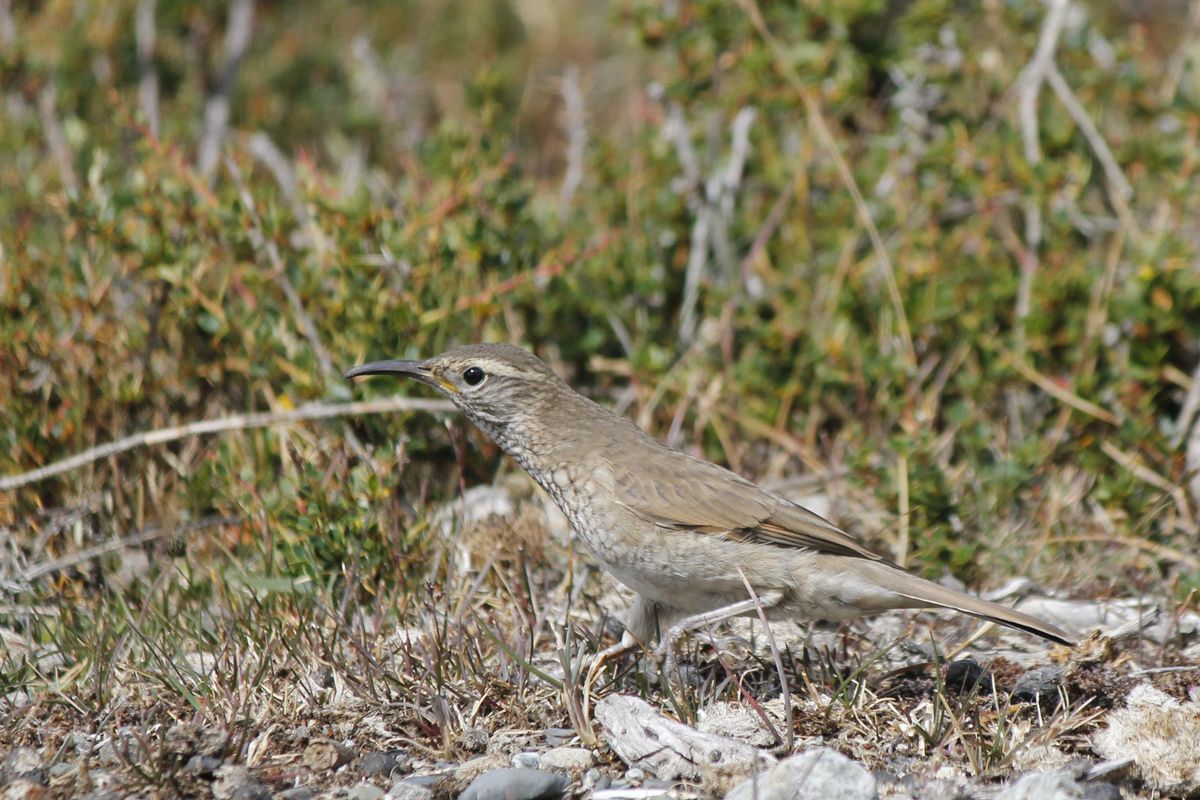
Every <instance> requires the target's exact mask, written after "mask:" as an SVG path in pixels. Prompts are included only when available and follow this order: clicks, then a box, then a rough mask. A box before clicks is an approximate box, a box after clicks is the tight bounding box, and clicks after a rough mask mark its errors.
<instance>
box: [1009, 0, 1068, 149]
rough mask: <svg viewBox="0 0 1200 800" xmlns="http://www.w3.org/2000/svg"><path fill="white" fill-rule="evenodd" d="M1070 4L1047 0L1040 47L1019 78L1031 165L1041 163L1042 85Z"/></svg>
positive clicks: (1023, 137) (1023, 133)
mask: <svg viewBox="0 0 1200 800" xmlns="http://www.w3.org/2000/svg"><path fill="white" fill-rule="evenodd" d="M1068 5H1069V3H1068V0H1047V2H1046V18H1045V19H1044V20H1043V21H1042V30H1041V33H1039V34H1038V42H1037V47H1036V48H1034V51H1033V57H1032V58H1030V59H1029V63H1028V64H1026V65H1025V69H1023V70H1021V74H1020V76H1019V77H1018V78H1017V115H1018V117H1019V118H1020V120H1021V141H1022V143H1023V144H1024V146H1025V160H1026V161H1028V162H1029V163H1030V164H1040V163H1041V161H1042V148H1041V145H1040V144H1039V143H1038V114H1037V101H1038V95H1039V94H1040V93H1041V91H1042V84H1043V83H1044V82H1045V81H1046V78H1047V77H1048V76H1049V74H1050V70H1051V69H1053V68H1054V50H1055V49H1056V48H1057V47H1058V37H1059V36H1060V35H1061V34H1062V29H1063V24H1064V23H1065V22H1066V21H1067V6H1068Z"/></svg>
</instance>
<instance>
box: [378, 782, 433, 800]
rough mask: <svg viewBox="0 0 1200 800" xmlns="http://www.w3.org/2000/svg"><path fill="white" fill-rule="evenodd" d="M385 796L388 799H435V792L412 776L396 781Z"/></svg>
mask: <svg viewBox="0 0 1200 800" xmlns="http://www.w3.org/2000/svg"><path fill="white" fill-rule="evenodd" d="M384 796H385V797H386V798H387V800H433V792H432V791H431V790H430V789H429V788H427V787H425V786H422V785H421V784H420V783H418V782H417V781H414V780H412V779H411V778H409V779H406V780H402V781H396V782H395V783H393V784H392V788H391V789H388V793H387V794H386V795H384Z"/></svg>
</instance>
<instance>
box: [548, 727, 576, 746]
mask: <svg viewBox="0 0 1200 800" xmlns="http://www.w3.org/2000/svg"><path fill="white" fill-rule="evenodd" d="M574 738H575V731H574V730H572V729H571V728H546V744H548V745H550V746H551V747H557V746H558V745H560V744H566V743H567V742H569V741H571V740H572V739H574Z"/></svg>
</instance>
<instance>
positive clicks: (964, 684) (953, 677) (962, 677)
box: [946, 658, 987, 694]
mask: <svg viewBox="0 0 1200 800" xmlns="http://www.w3.org/2000/svg"><path fill="white" fill-rule="evenodd" d="M986 675H987V670H986V669H984V668H983V667H981V666H980V665H979V662H978V661H976V660H975V659H973V658H960V659H959V660H958V661H952V662H950V665H949V666H948V667H946V689H947V690H948V691H950V692H953V693H955V694H963V693H965V692H970V691H972V690H973V689H974V688H975V687H976V686H978V685H979V684H980V683H981V682H982V681H983V679H984V676H986Z"/></svg>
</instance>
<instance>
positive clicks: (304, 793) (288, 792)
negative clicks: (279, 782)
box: [275, 786, 317, 800]
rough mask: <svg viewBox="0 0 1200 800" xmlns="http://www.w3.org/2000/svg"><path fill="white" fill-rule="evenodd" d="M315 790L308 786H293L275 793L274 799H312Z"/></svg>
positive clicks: (314, 795) (315, 794)
mask: <svg viewBox="0 0 1200 800" xmlns="http://www.w3.org/2000/svg"><path fill="white" fill-rule="evenodd" d="M316 796H317V791H316V790H315V789H313V788H311V787H309V786H293V787H292V788H291V789H284V790H283V791H282V792H279V793H278V794H277V795H275V800H313V798H314V797H316Z"/></svg>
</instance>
